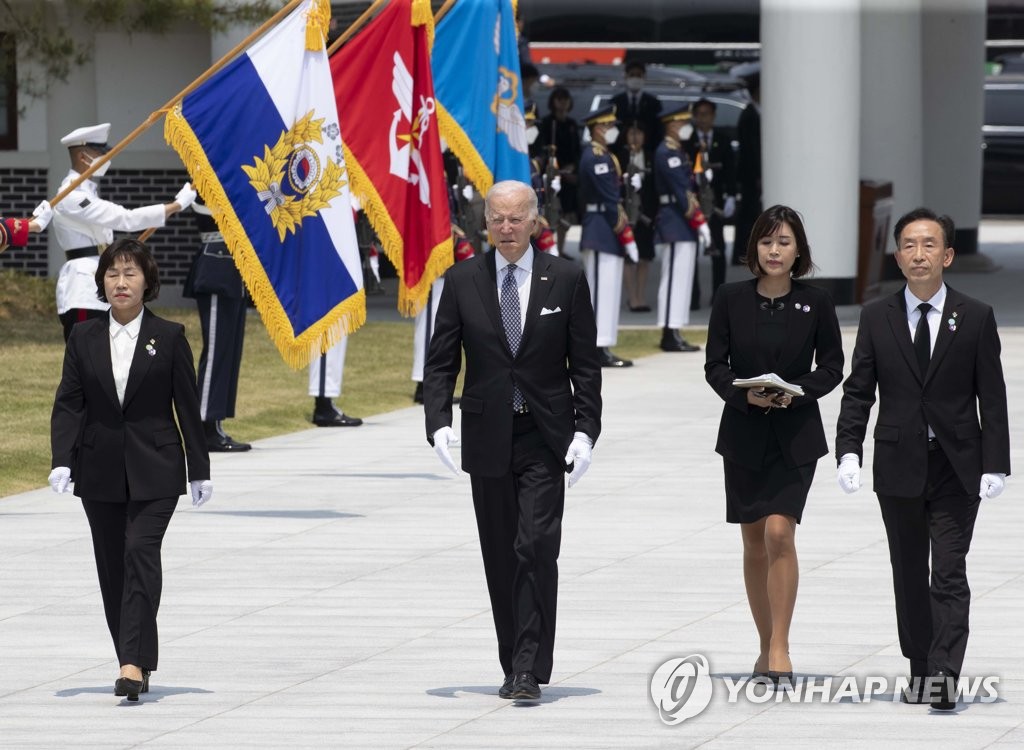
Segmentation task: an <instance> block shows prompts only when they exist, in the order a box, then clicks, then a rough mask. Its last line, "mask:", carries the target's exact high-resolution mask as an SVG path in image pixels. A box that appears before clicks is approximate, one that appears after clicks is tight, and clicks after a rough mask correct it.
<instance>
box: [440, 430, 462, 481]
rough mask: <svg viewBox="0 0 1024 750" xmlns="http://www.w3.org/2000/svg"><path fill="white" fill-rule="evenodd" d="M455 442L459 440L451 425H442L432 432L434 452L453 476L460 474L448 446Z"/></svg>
mask: <svg viewBox="0 0 1024 750" xmlns="http://www.w3.org/2000/svg"><path fill="white" fill-rule="evenodd" d="M457 442H459V438H458V436H457V435H456V434H455V430H453V429H452V428H451V427H442V428H440V429H439V430H437V431H436V432H435V433H434V452H435V453H436V454H437V457H438V458H440V459H441V463H443V464H444V465H445V466H447V467H448V468H449V469H450V470H451V472H452V474H454V475H455V476H459V475H461V474H462V472H461V471H459V467H458V466H456V465H455V459H453V458H452V453H451V451H450V450H448V446H449V445H454V444H455V443H457Z"/></svg>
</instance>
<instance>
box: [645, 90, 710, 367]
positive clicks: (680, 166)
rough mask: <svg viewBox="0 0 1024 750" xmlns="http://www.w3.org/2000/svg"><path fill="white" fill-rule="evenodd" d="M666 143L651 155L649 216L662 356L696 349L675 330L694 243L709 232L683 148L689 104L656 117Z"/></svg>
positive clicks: (683, 316)
mask: <svg viewBox="0 0 1024 750" xmlns="http://www.w3.org/2000/svg"><path fill="white" fill-rule="evenodd" d="M661 120H662V122H663V123H664V124H665V139H664V140H663V141H662V142H661V143H660V144H659V145H658V148H657V150H656V151H655V152H654V182H655V187H656V189H657V191H658V204H659V205H658V214H657V216H655V218H654V242H655V245H656V247H657V248H658V251H659V252H660V253H661V283H660V284H659V285H658V321H659V322H660V323H661V324H662V333H661V348H662V350H664V351H666V352H695V351H698V350H699V349H700V347H699V346H695V345H693V344H691V343H689V342H688V341H686V339H684V338H683V337H682V336H681V335H680V333H679V329H680V328H682V327H683V326H684V325H686V324H687V323H689V322H690V295H691V293H692V291H693V271H694V267H695V264H696V260H697V239H698V237H699V238H700V240H701V242H703V243H704V244H705V246H707V245H710V243H711V232H710V230H709V229H708V225H707V221H706V220H705V219H704V214H703V213H702V212H701V210H700V205H699V203H698V201H697V186H696V183H695V182H694V179H693V170H692V167H691V164H690V160H689V157H687V155H686V151H685V149H684V148H683V144H684V143H685V142H686V140H687V139H688V138H689V137H690V136H691V135H692V134H693V125H691V124H690V111H689V108H688V106H682V107H679V108H677V109H673V110H670V111H668V112H666V113H664V114H663V115H662V116H661Z"/></svg>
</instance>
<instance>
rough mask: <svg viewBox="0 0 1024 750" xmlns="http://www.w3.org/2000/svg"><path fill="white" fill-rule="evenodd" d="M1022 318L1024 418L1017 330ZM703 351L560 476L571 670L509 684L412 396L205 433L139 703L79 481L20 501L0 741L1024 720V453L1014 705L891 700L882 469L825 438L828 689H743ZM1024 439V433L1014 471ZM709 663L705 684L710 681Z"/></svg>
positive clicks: (774, 732)
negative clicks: (850, 470)
mask: <svg viewBox="0 0 1024 750" xmlns="http://www.w3.org/2000/svg"><path fill="white" fill-rule="evenodd" d="M1013 262H1014V263H1017V261H1016V260H1014V261H1013ZM1011 265H1012V264H1011ZM975 276H978V277H982V276H984V275H982V274H964V275H962V276H961V277H953V278H951V279H950V281H951V283H952V284H953V285H954V286H957V287H958V288H961V289H963V290H964V291H968V292H969V293H974V294H980V293H979V292H978V290H977V288H972V287H979V286H981V287H985V288H991V287H992V286H993V285H996V286H1000V289H1003V287H1005V291H993V292H992V293H993V294H994V295H996V296H998V297H999V299H1003V298H1004V297H1003V296H999V295H1005V298H1007V299H1011V298H1012V297H1013V295H1014V294H1016V295H1017V296H1018V297H1019V294H1020V293H1019V289H1020V288H1022V287H1021V286H1019V285H1017V284H1016V282H1019V281H1020V280H1021V275H1020V274H1016V275H1014V274H1009V273H1003V274H989V275H987V280H986V279H985V278H973V277H975ZM1011 282H1012V284H1013V286H1015V289H1014V288H1012V287H1011ZM1018 306H1019V303H1018ZM1019 314H1020V313H1018V312H1011V315H1019ZM997 315H998V316H999V318H1000V320H1003V319H1004V317H1005V316H1004V314H1003V310H1002V309H1000V308H999V307H998V306H997ZM844 334H845V336H846V350H847V352H850V351H851V350H852V334H853V329H852V327H846V328H844ZM1002 336H1003V344H1004V354H1003V364H1004V367H1005V368H1006V371H1007V380H1008V387H1009V392H1010V408H1011V419H1012V420H1013V422H1014V423H1016V420H1017V417H1019V416H1021V413H1022V409H1024V406H1022V404H1024V328H1015V327H1012V326H1010V325H1006V324H1004V328H1003V330H1002ZM702 366H703V356H702V355H701V354H696V355H687V354H659V355H656V356H652V357H649V358H645V359H642V360H640V361H638V363H637V365H636V366H635V367H634V368H632V369H630V370H625V371H612V372H609V371H606V372H605V387H604V398H605V416H604V424H605V430H604V433H603V434H602V436H601V439H600V440H599V442H598V444H597V447H596V449H595V453H594V464H593V466H592V468H591V470H590V472H589V473H588V474H587V475H586V476H585V477H584V478H583V480H582V481H581V482H580V483H579V484H578V485H577V486H576V487H574V488H573V489H572V490H569V491H568V492H567V502H566V511H565V528H564V537H563V539H564V541H563V547H562V555H561V560H560V562H561V587H560V597H559V622H558V640H557V644H556V650H555V670H554V674H553V677H552V684H551V685H549V686H546V687H545V689H544V696H543V699H542V701H541V702H540V703H539V704H520V703H517V702H510V701H504V700H501V699H499V698H498V697H497V695H496V691H497V687H498V685H499V684H500V682H501V678H502V675H501V672H500V668H499V666H498V663H497V655H496V645H495V643H494V634H493V627H492V621H491V615H490V611H489V608H488V602H487V594H486V589H485V584H484V578H483V567H482V564H481V561H480V553H479V548H478V544H477V539H476V530H475V525H474V520H473V512H472V504H471V500H470V491H469V482H468V480H467V479H466V478H465V477H463V478H459V479H456V478H453V477H451V476H450V475H447V474H446V472H445V470H444V469H443V467H442V466H441V465H440V463H439V462H438V460H437V459H436V457H435V455H434V453H433V451H432V450H431V449H430V448H429V447H428V446H427V444H426V442H425V440H424V436H423V420H422V413H421V411H420V410H419V409H418V408H414V407H410V408H408V409H402V410H399V411H396V412H391V413H388V414H383V415H379V416H376V417H371V418H369V419H367V420H366V424H365V426H363V427H361V428H358V429H337V430H330V429H309V430H306V431H303V432H298V433H294V434H291V435H285V436H281V437H277V438H272V439H268V440H262V441H259V442H257V443H256V445H255V447H254V449H253V450H252V451H251V452H250V453H246V454H240V455H224V454H215V455H214V456H213V478H214V482H215V486H216V491H215V495H214V498H213V500H212V501H211V503H210V504H209V505H208V506H206V507H205V508H203V509H201V510H194V509H193V508H192V507H191V505H190V504H189V503H188V502H187V501H186V500H185V499H184V498H183V499H182V501H181V504H180V506H179V512H178V513H177V515H176V516H175V519H174V521H173V522H172V524H171V527H170V530H169V532H168V535H167V538H166V540H165V544H164V566H165V588H164V596H163V604H162V607H161V613H160V627H161V643H162V658H161V664H160V670H159V671H158V672H156V673H154V675H153V689H152V692H151V693H149V694H148V695H146V696H143V700H142V701H140V703H138V704H128V703H126V702H124V701H123V700H122V699H119V698H115V697H114V696H113V695H112V684H113V680H114V678H115V677H116V674H117V666H116V664H115V661H114V659H113V649H112V647H111V644H110V642H109V636H108V634H107V631H106V627H105V624H104V621H103V614H102V606H101V603H100V598H99V591H98V587H97V584H96V574H95V570H94V567H93V560H92V552H91V546H90V541H89V533H88V526H87V523H86V520H85V517H84V514H83V513H82V510H81V506H80V504H79V502H78V501H77V500H76V499H74V498H72V497H70V496H57V495H54V494H53V493H51V492H50V490H49V489H40V490H36V491H33V492H27V493H24V494H21V495H16V496H11V497H7V498H4V499H2V500H0V649H2V651H0V748H63V747H75V748H84V747H97V748H99V747H103V748H130V747H152V748H210V747H218V748H243V747H252V748H357V749H362V748H367V749H369V748H413V747H415V748H499V747H521V748H533V747H560V748H586V749H590V748H656V747H671V748H688V747H709V748H733V747H736V748H739V747H744V748H746V747H760V746H763V745H767V744H776V743H777V744H781V745H785V746H787V747H789V748H821V747H829V748H842V747H851V748H852V747H893V746H897V745H898V746H899V747H901V748H918V747H920V748H926V747H927V748H931V747H934V746H936V745H938V744H940V743H941V744H942V745H943V746H948V747H957V748H982V747H1006V748H1012V747H1020V746H1022V745H1024V711H1022V710H1021V706H1022V705H1024V646H1022V643H1021V632H1022V626H1021V621H1022V618H1024V575H1022V571H1024V565H1022V563H1021V556H1020V553H1019V543H1020V542H1019V539H1020V534H1021V530H1022V529H1024V503H1022V497H1024V489H1022V487H1024V483H1022V480H1021V479H1020V478H1019V477H1017V476H1016V475H1015V476H1013V477H1011V479H1010V480H1009V485H1008V490H1007V491H1006V493H1004V495H1003V496H1002V497H1000V498H998V499H997V500H993V501H986V502H985V503H984V506H983V508H982V511H981V513H980V515H979V519H978V523H977V528H976V533H975V540H974V545H973V551H972V553H971V556H970V558H969V563H970V576H971V585H972V589H973V596H974V606H973V613H972V614H973V628H972V631H973V632H972V634H971V641H970V646H969V648H968V653H967V661H966V664H965V675H969V676H971V677H979V678H980V677H986V676H990V677H997V678H998V684H997V685H996V686H995V687H996V692H997V699H996V700H995V701H994V702H986V701H987V700H988V698H990V697H993V696H992V695H991V693H990V692H987V691H985V690H982V691H980V692H979V694H978V696H977V697H975V698H974V699H972V700H969V701H965V702H963V703H961V704H960V706H959V708H958V709H957V711H955V712H953V713H952V714H948V715H945V714H941V715H940V714H937V713H936V712H932V711H931V710H930V709H929V708H928V707H927V706H924V707H922V706H907V705H902V704H900V703H897V702H893V700H892V688H893V684H894V682H895V680H896V678H898V677H900V676H902V675H904V673H905V671H906V666H907V665H906V662H905V660H904V659H903V658H902V657H901V655H900V652H899V646H898V643H897V637H896V624H895V617H894V613H893V603H892V586H891V578H890V571H889V564H888V554H887V549H886V544H885V539H884V533H883V529H882V523H881V519H880V517H879V513H878V510H877V503H876V501H875V498H874V495H873V493H872V492H871V490H870V486H866V487H865V488H864V489H862V490H861V492H860V493H859V494H857V495H853V496H846V495H844V494H843V493H842V492H841V491H840V490H839V488H838V487H837V485H836V481H835V472H834V468H833V467H834V464H833V462H832V461H831V460H829V459H827V458H826V459H824V460H822V461H821V462H820V463H819V466H818V474H817V476H816V477H815V481H814V486H813V488H812V490H811V495H810V499H809V501H808V507H807V512H806V514H805V517H804V522H803V524H802V525H801V526H800V528H799V531H798V534H797V543H798V550H799V554H800V560H801V573H802V575H801V586H800V595H799V599H798V602H797V610H796V616H795V621H794V629H793V634H792V648H793V653H792V656H793V663H794V665H795V668H796V671H797V676H798V678H803V679H804V680H813V681H814V683H815V685H817V686H819V687H818V688H817V692H816V693H815V692H811V693H808V694H807V695H809V699H805V698H803V697H801V699H799V700H793V699H791V698H790V697H788V696H786V695H785V694H782V697H783V700H782V702H776V701H775V700H774V699H771V698H770V699H769V700H767V701H765V700H764V699H763V692H762V691H760V690H753V691H752V692H751V693H750V694H748V693H747V690H746V687H745V686H743V685H742V684H740V682H739V681H742V680H743V679H745V677H746V676H747V675H748V672H749V669H750V667H751V666H752V665H753V662H754V657H755V656H756V650H757V642H756V636H755V633H754V628H753V624H752V622H751V619H750V615H749V612H748V609H747V604H746V600H745V597H744V592H743V582H742V571H741V550H740V539H739V532H738V530H737V528H736V527H735V526H730V525H727V524H726V523H725V522H724V515H725V513H724V496H723V488H722V472H721V463H720V460H719V458H718V457H717V456H716V454H715V453H714V452H713V447H714V441H715V435H716V431H717V425H718V417H719V413H720V410H721V404H720V401H719V400H718V399H717V398H716V397H715V396H714V395H713V393H712V392H711V391H710V389H709V388H708V387H707V385H706V384H705V383H704V379H703V370H702ZM847 370H848V367H847ZM838 403H839V393H838V391H837V392H835V393H833V394H832V395H830V396H829V397H827V398H826V399H824V400H823V402H822V409H823V412H824V418H825V422H826V425H827V430H826V431H827V433H828V434H830V435H831V433H832V432H833V426H834V424H835V417H836V413H837V409H838ZM868 449H869V450H870V445H869V446H868ZM1021 450H1022V441H1020V440H1016V441H1015V443H1014V445H1013V461H1014V465H1015V466H1016V467H1017V468H1018V470H1021V467H1024V460H1022V455H1021ZM43 479H44V478H43V477H41V478H40V480H41V481H42V480H43ZM691 655H701V656H703V657H706V659H707V661H708V662H709V664H710V674H711V677H710V685H711V687H712V691H713V693H712V695H711V699H710V704H709V705H708V706H707V708H706V709H705V710H704V711H703V712H702V713H700V714H698V715H696V716H693V717H692V718H688V719H686V720H685V721H683V722H682V723H680V724H678V725H675V726H668V725H666V724H664V723H663V722H662V721H661V719H660V718H659V713H658V710H657V709H656V708H655V706H654V704H653V703H652V701H651V698H650V695H649V689H650V683H651V677H652V675H653V674H654V672H655V670H656V669H658V667H659V665H661V664H662V663H664V662H666V661H668V660H670V659H673V658H680V657H687V656H691ZM849 677H853V678H855V679H856V680H857V686H858V692H859V690H860V689H862V688H863V687H864V681H865V680H866V679H868V678H876V679H877V680H882V679H884V680H885V681H886V690H877V691H876V693H875V695H874V696H873V699H872V700H870V701H868V702H858V701H857V700H856V699H855V698H854V697H852V696H851V695H850V690H849V689H848V690H847V692H846V693H845V694H840V695H838V696H836V693H837V691H838V689H839V687H840V684H841V683H843V681H844V679H845V678H849ZM828 678H831V684H832V687H831V689H828V690H825V689H824V688H822V687H821V686H824V685H826V684H827V682H826V681H827V680H828ZM694 684H695V686H696V688H695V690H694V696H693V698H692V699H691V701H692V703H693V704H696V702H697V699H698V698H699V695H700V692H701V689H702V688H703V687H706V686H707V685H708V684H709V683H708V681H707V680H706V679H705V680H702V681H701V680H695V681H694ZM737 684H740V687H739V688H738V689H737V688H736V687H735V686H736V685H737ZM846 684H847V687H848V688H850V683H849V682H847V683H846ZM876 684H878V683H877V682H876ZM730 690H732V691H733V692H734V693H736V695H737V696H738V697H737V698H736V699H735V700H733V701H730V700H729V696H730ZM823 694H825V700H823V699H822V695H823ZM801 695H802V696H803V694H801ZM830 697H837V700H836V701H835V702H827V699H828V698H830ZM687 705H688V706H690V705H691V704H687Z"/></svg>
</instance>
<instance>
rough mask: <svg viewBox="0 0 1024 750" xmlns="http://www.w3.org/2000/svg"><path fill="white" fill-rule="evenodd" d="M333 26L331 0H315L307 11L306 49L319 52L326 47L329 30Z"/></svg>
mask: <svg viewBox="0 0 1024 750" xmlns="http://www.w3.org/2000/svg"><path fill="white" fill-rule="evenodd" d="M330 26H331V3H330V2H329V0H313V1H312V2H311V3H310V4H309V9H308V10H307V11H306V49H307V50H308V51H310V52H319V51H320V50H322V49H323V48H324V40H325V39H327V31H328V29H329V28H330Z"/></svg>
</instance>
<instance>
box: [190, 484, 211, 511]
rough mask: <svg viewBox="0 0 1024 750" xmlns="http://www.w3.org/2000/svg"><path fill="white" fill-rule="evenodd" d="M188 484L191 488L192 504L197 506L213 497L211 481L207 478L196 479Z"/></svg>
mask: <svg viewBox="0 0 1024 750" xmlns="http://www.w3.org/2000/svg"><path fill="white" fill-rule="evenodd" d="M188 484H189V487H191V488H192V505H193V506H194V507H196V508H199V507H200V506H202V505H204V504H205V503H207V502H209V501H210V498H211V497H213V482H211V481H210V480H209V479H196V480H195V481H193V482H189V483H188Z"/></svg>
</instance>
